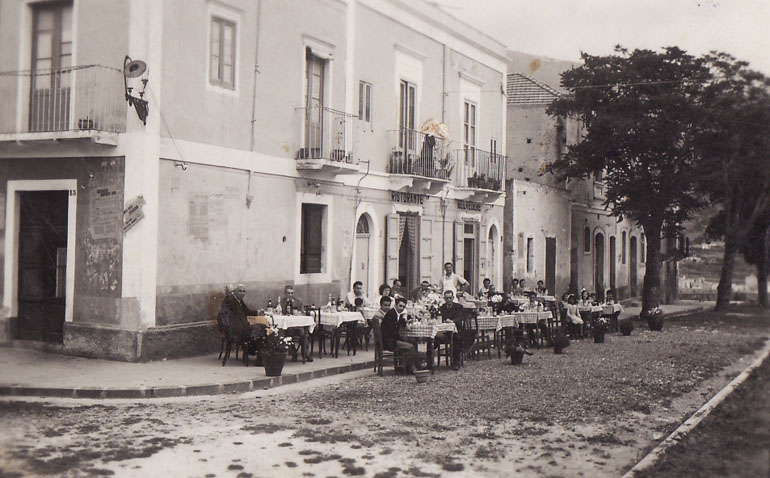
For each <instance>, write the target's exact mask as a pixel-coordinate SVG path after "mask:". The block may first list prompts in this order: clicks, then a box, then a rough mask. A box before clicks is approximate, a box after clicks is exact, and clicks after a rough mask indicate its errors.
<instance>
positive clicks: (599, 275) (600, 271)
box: [594, 232, 604, 298]
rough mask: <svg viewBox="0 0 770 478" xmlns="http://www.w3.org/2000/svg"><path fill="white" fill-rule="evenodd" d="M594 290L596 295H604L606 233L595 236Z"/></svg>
mask: <svg viewBox="0 0 770 478" xmlns="http://www.w3.org/2000/svg"><path fill="white" fill-rule="evenodd" d="M594 291H595V292H596V296H597V297H599V298H601V297H603V296H604V293H603V291H604V234H602V233H601V232H600V233H597V234H596V236H595V237H594Z"/></svg>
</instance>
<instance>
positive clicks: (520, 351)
mask: <svg viewBox="0 0 770 478" xmlns="http://www.w3.org/2000/svg"><path fill="white" fill-rule="evenodd" d="M518 339H519V337H518V336H517V335H516V334H513V335H511V336H510V337H509V338H508V340H506V341H505V358H508V357H510V358H511V365H521V362H522V361H523V360H524V355H532V352H529V351H527V348H526V346H524V344H523V341H519V340H518Z"/></svg>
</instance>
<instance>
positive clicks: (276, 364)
mask: <svg viewBox="0 0 770 478" xmlns="http://www.w3.org/2000/svg"><path fill="white" fill-rule="evenodd" d="M262 361H263V362H264V364H265V375H267V376H268V377H280V376H281V372H282V371H283V365H284V364H285V363H286V352H276V351H272V352H270V351H265V350H263V351H262Z"/></svg>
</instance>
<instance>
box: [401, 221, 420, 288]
mask: <svg viewBox="0 0 770 478" xmlns="http://www.w3.org/2000/svg"><path fill="white" fill-rule="evenodd" d="M418 219H419V217H418V216H417V215H416V214H402V213H399V214H398V236H399V246H398V278H399V280H400V281H401V285H402V286H403V287H405V290H408V291H410V290H412V289H414V288H415V287H417V284H418V283H419V281H418V278H417V224H418Z"/></svg>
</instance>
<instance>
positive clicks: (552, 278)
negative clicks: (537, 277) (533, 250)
mask: <svg viewBox="0 0 770 478" xmlns="http://www.w3.org/2000/svg"><path fill="white" fill-rule="evenodd" d="M545 288H546V289H548V293H549V294H551V295H553V296H556V295H557V294H556V238H555V237H546V238H545Z"/></svg>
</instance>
